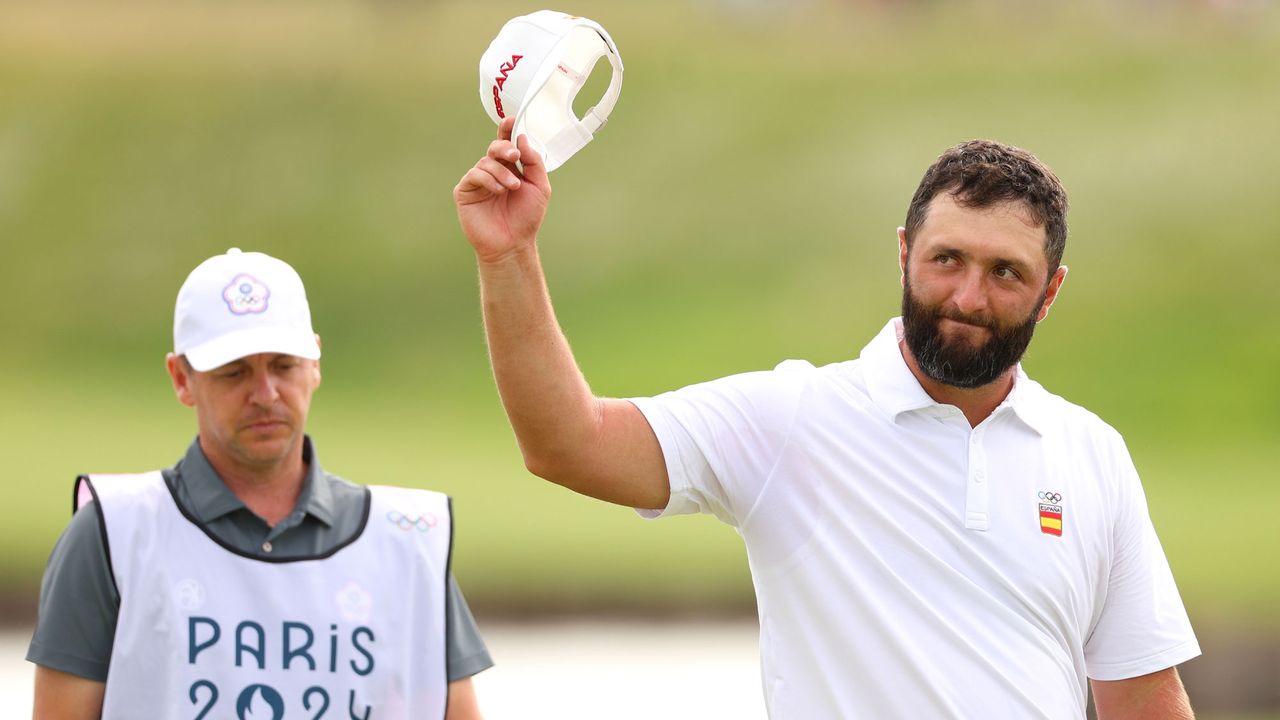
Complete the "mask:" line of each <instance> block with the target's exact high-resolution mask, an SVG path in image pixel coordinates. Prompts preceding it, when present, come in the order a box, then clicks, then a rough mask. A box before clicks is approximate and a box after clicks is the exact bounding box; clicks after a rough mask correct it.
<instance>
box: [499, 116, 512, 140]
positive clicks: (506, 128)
mask: <svg viewBox="0 0 1280 720" xmlns="http://www.w3.org/2000/svg"><path fill="white" fill-rule="evenodd" d="M515 126H516V119H515V116H512V117H509V118H503V119H502V122H500V123H498V139H499V140H510V139H511V130H512V128H514V127H515Z"/></svg>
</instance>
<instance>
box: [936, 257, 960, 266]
mask: <svg viewBox="0 0 1280 720" xmlns="http://www.w3.org/2000/svg"><path fill="white" fill-rule="evenodd" d="M954 259H955V258H953V257H951V256H950V255H939V256H937V257H936V258H934V259H933V260H934V262H936V263H938V264H939V265H950V264H951V262H952V260H954Z"/></svg>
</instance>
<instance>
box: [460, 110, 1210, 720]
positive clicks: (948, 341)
mask: <svg viewBox="0 0 1280 720" xmlns="http://www.w3.org/2000/svg"><path fill="white" fill-rule="evenodd" d="M514 124H515V123H513V122H512V120H511V119H507V120H504V121H503V123H502V124H501V125H500V127H499V131H498V139H497V140H495V141H493V142H492V143H491V144H490V145H489V148H488V151H487V152H486V153H485V155H484V156H483V157H482V158H481V159H480V160H479V161H478V162H477V163H476V164H475V166H473V167H472V168H471V169H470V170H468V171H467V172H466V174H465V175H464V176H463V177H462V179H461V181H460V182H459V183H458V185H457V186H456V187H455V188H454V192H453V196H454V201H455V203H456V205H457V210H458V216H459V220H460V221H461V224H462V228H463V231H464V232H465V234H466V236H467V239H468V240H469V241H470V243H471V246H472V249H473V250H474V252H475V257H476V262H477V265H478V267H479V275H480V290H481V301H482V307H483V313H484V320H485V332H486V335H487V338H488V342H489V354H490V359H491V361H492V364H493V371H494V376H495V378H496V380H497V384H498V389H499V391H500V393H499V394H500V395H501V398H502V402H503V404H504V406H505V408H506V412H507V416H508V418H509V419H510V421H511V425H512V427H513V428H514V430H515V433H516V437H517V440H518V442H519V446H520V450H521V452H522V453H523V455H524V459H525V463H526V465H527V466H528V468H529V469H530V470H531V471H532V472H533V473H535V474H537V475H539V476H541V477H543V478H546V479H548V480H551V481H552V482H555V483H558V484H561V485H564V486H565V487H568V488H570V489H572V490H575V491H577V492H580V493H583V494H586V495H589V496H592V497H595V498H599V499H602V500H607V501H609V502H614V503H619V504H622V505H627V506H630V507H634V508H640V509H642V510H641V512H642V514H644V515H646V516H651V517H652V516H669V515H679V514H683V513H694V512H701V513H709V514H713V515H715V516H716V517H717V518H719V519H721V520H723V521H724V522H726V523H728V524H730V525H732V526H733V527H734V528H736V529H737V531H738V532H739V533H740V534H741V536H742V538H743V540H744V541H745V543H746V547H747V556H748V559H749V561H750V565H751V574H752V578H753V581H754V583H755V588H756V598H757V601H758V603H757V604H758V608H759V617H760V654H761V661H762V665H763V668H762V670H763V672H762V679H763V682H764V695H765V701H766V704H767V707H768V710H769V713H770V716H771V717H773V718H780V719H783V720H840V719H844V718H876V719H877V720H885V719H890V718H902V719H903V720H919V718H957V719H963V718H1019V719H1022V718H1054V719H1059V718H1061V719H1063V720H1067V719H1070V720H1079V719H1081V718H1084V717H1085V707H1086V702H1087V698H1088V693H1089V689H1090V685H1091V686H1092V690H1093V694H1094V699H1095V702H1096V706H1097V711H1098V717H1099V718H1100V719H1102V720H1117V719H1120V720H1126V719H1131V720H1136V719H1138V718H1162V719H1164V720H1176V719H1184V718H1190V717H1191V708H1190V705H1189V702H1188V699H1187V695H1186V692H1185V691H1184V689H1183V687H1182V683H1181V680H1180V679H1179V676H1178V672H1177V669H1176V666H1177V665H1178V664H1179V663H1182V662H1184V661H1186V660H1189V659H1191V658H1193V657H1195V656H1197V655H1198V654H1199V653H1200V649H1199V645H1198V644H1197V641H1196V638H1195V635H1194V634H1193V632H1192V629H1191V625H1190V623H1189V622H1188V619H1187V613H1186V611H1185V610H1184V608H1183V604H1182V600H1181V598H1180V597H1179V594H1178V590H1177V587H1176V586H1175V584H1174V581H1173V576H1172V573H1171V572H1170V569H1169V564H1168V562H1167V561H1166V559H1165V555H1164V552H1163V550H1162V549H1161V547H1160V542H1159V540H1158V539H1157V537H1156V533H1155V530H1154V529H1153V525H1152V522H1151V519H1150V517H1149V515H1148V512H1147V504H1146V500H1145V498H1144V494H1143V488H1142V485H1141V483H1140V482H1139V480H1138V475H1137V472H1136V471H1135V469H1134V464H1133V462H1132V460H1131V459H1130V457H1129V453H1128V451H1127V449H1126V448H1125V444H1124V442H1123V440H1122V439H1121V437H1120V435H1119V434H1118V433H1117V432H1116V431H1115V430H1114V429H1112V428H1111V427H1110V426H1108V425H1107V424H1105V423H1104V422H1103V421H1102V420H1100V419H1099V418H1098V417H1097V416H1096V415H1094V414H1092V413H1090V412H1088V411H1087V410H1085V409H1083V408H1081V407H1079V406H1076V405H1073V404H1071V403H1069V402H1067V401H1066V400H1063V399H1062V398H1060V397H1058V396H1056V395H1053V394H1051V393H1049V392H1048V391H1047V390H1045V389H1044V388H1043V387H1041V386H1040V385H1039V384H1038V383H1036V382H1035V381H1033V380H1031V379H1030V378H1029V377H1027V375H1026V373H1025V372H1023V369H1022V366H1021V364H1020V363H1019V360H1020V358H1021V357H1022V355H1023V352H1024V351H1025V350H1026V348H1027V346H1028V344H1029V343H1030V342H1031V337H1032V334H1033V333H1034V331H1035V328H1036V325H1037V323H1039V322H1041V321H1043V320H1044V319H1045V317H1046V316H1047V315H1048V313H1049V309H1050V307H1051V306H1052V305H1053V304H1054V302H1055V301H1056V300H1057V299H1058V297H1059V295H1060V291H1061V289H1062V286H1063V281H1064V280H1065V279H1066V275H1067V268H1066V267H1065V266H1064V265H1062V262H1061V261H1062V257H1063V251H1064V248H1065V246H1066V239H1067V224H1066V212H1067V196H1066V192H1065V191H1064V190H1063V188H1062V185H1061V183H1060V182H1059V180H1058V178H1057V177H1056V176H1055V175H1054V173H1053V172H1051V171H1050V170H1049V168H1048V167H1046V166H1045V165H1044V164H1043V163H1041V162H1040V161H1039V160H1038V159H1037V158H1035V157H1034V156H1033V155H1032V154H1031V153H1029V152H1026V151H1025V150H1021V149H1018V148H1015V147H1011V146H1008V145H1004V144H1001V143H998V142H992V141H981V140H979V141H971V142H966V143H962V144H960V145H957V146H955V147H953V148H951V149H949V150H947V151H946V152H944V153H943V154H942V155H941V156H940V157H939V158H938V159H937V160H936V162H934V163H933V164H932V165H931V166H930V167H929V168H928V169H927V170H926V172H925V174H924V177H923V178H922V180H921V182H920V184H919V186H918V188H917V190H916V192H915V195H914V197H913V198H912V200H911V202H910V204H909V207H908V210H907V213H906V221H905V223H904V226H903V227H900V228H898V231H897V238H896V241H897V249H898V261H899V270H900V272H901V279H902V287H903V292H902V314H901V316H900V317H895V318H891V319H888V320H887V321H886V322H885V324H884V326H883V329H881V330H880V332H879V333H877V334H876V335H875V337H874V338H873V339H872V340H871V341H870V342H869V343H868V344H867V345H866V347H865V348H864V349H863V350H862V352H861V354H860V355H859V356H858V357H857V358H855V359H849V360H846V361H844V362H838V363H834V364H831V365H827V366H825V367H814V366H813V365H811V364H809V363H807V362H802V361H787V362H784V363H782V364H781V365H779V366H778V367H777V368H775V369H774V370H772V371H761V372H753V373H746V374H741V375H734V376H729V377H725V378H722V379H719V380H714V381H711V382H707V383H702V384H699V385H692V386H689V387H686V388H683V389H680V390H676V391H674V392H670V393H665V394H662V395H659V396H657V397H651V398H634V399H631V400H622V399H611V398H603V397H597V396H595V395H594V394H593V393H592V391H591V389H590V387H589V386H588V384H587V382H586V380H585V378H584V377H583V375H582V373H581V371H580V370H579V369H578V365H577V363H576V362H575V361H574V358H573V354H572V352H571V351H570V348H569V344H568V342H567V341H566V340H565V337H564V335H563V333H562V331H561V329H560V327H559V325H558V323H557V321H556V318H555V313H554V311H553V310H552V305H551V300H550V296H549V294H548V291H547V285H546V279H545V277H544V275H543V271H542V266H541V261H540V258H539V253H538V232H539V229H540V227H541V225H542V220H543V217H544V215H545V213H546V209H547V204H548V201H549V198H550V194H551V185H550V182H549V181H548V177H547V173H546V168H545V167H544V166H543V165H542V164H541V158H540V157H539V155H538V153H537V152H536V151H535V150H534V148H533V146H532V145H531V144H530V143H529V142H528V139H527V138H526V137H525V136H523V135H518V136H517V142H514V143H513V142H512V127H513V125H514ZM517 162H518V163H519V165H517ZM710 177H711V178H712V179H713V180H712V181H714V177H715V173H714V172H712V173H711V174H710ZM705 180H707V178H703V179H701V180H699V182H701V181H705ZM744 326H745V325H744Z"/></svg>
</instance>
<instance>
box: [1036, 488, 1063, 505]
mask: <svg viewBox="0 0 1280 720" xmlns="http://www.w3.org/2000/svg"><path fill="white" fill-rule="evenodd" d="M1037 497H1039V498H1040V499H1041V500H1043V501H1045V502H1049V503H1055V504H1056V503H1060V502H1062V493H1056V492H1045V491H1043V490H1041V491H1040V492H1039V493H1038V494H1037Z"/></svg>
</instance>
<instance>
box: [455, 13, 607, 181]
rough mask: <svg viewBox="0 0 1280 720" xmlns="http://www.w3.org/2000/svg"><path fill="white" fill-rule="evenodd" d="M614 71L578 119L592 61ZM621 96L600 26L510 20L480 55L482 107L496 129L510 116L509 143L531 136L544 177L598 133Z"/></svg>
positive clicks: (555, 19) (533, 17) (565, 18)
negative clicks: (576, 108) (600, 94)
mask: <svg viewBox="0 0 1280 720" xmlns="http://www.w3.org/2000/svg"><path fill="white" fill-rule="evenodd" d="M601 57H605V58H608V60H609V64H610V65H612V66H613V76H612V77H611V78H610V80H609V88H608V89H607V90H605V93H604V96H603V97H601V98H600V102H598V103H596V106H595V107H593V108H591V109H590V110H588V111H587V112H585V113H584V114H583V116H582V118H581V119H579V118H578V117H577V116H576V115H574V114H573V100H574V98H575V97H577V95H578V91H579V90H581V89H582V85H583V83H585V82H586V80H587V77H588V76H589V75H590V74H591V70H592V69H593V68H594V67H595V64H596V61H597V60H599V59H600V58H601ZM621 92H622V56H621V55H619V54H618V48H617V46H616V45H614V44H613V38H611V37H609V33H607V32H605V29H604V28H602V27H600V24H599V23H597V22H595V21H592V20H588V19H586V18H581V17H577V16H574V15H566V14H564V13H561V12H555V11H554V10H539V11H538V12H535V13H531V14H529V15H522V16H520V17H518V18H514V19H512V20H510V21H508V22H507V24H506V25H503V26H502V31H501V32H499V33H498V37H496V38H494V40H493V42H492V43H490V44H489V49H488V50H486V51H485V53H484V55H482V56H481V57H480V102H482V103H483V104H484V109H485V112H487V113H489V117H490V118H492V119H493V121H494V122H495V123H499V124H501V123H502V119H503V118H505V117H507V116H508V115H515V118H516V125H515V130H514V131H513V132H512V134H511V138H512V140H514V139H515V138H518V137H519V136H520V135H525V136H527V137H528V138H529V142H530V144H532V146H533V149H534V150H537V151H538V154H539V155H541V156H542V160H543V163H544V164H545V165H546V168H547V172H550V171H552V170H555V169H556V168H558V167H560V166H561V165H563V164H564V162H565V161H566V160H568V159H569V158H570V157H571V156H573V154H574V153H576V152H578V151H579V150H581V149H582V148H583V147H584V146H585V145H586V144H587V143H589V142H591V138H592V137H593V136H594V134H595V133H597V132H599V131H600V129H601V128H602V127H604V124H605V121H606V120H608V118H609V113H610V112H611V111H612V110H613V106H614V105H615V104H616V103H617V102H618V95H619V94H620V93H621Z"/></svg>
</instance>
